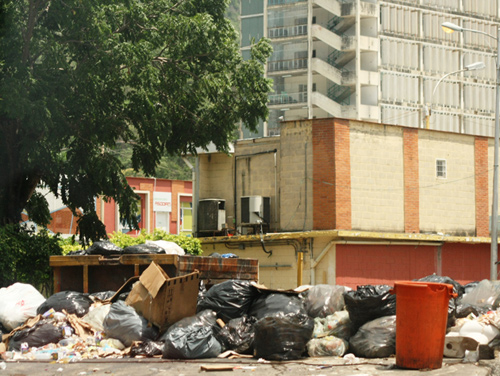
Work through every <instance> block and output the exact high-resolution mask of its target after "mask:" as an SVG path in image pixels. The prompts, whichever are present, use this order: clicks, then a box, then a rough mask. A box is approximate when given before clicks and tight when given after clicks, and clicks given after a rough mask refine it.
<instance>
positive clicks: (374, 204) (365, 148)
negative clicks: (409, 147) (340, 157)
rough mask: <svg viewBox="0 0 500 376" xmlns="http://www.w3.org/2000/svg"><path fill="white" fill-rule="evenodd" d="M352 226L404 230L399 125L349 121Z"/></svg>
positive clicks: (401, 134)
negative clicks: (390, 125) (391, 125)
mask: <svg viewBox="0 0 500 376" xmlns="http://www.w3.org/2000/svg"><path fill="white" fill-rule="evenodd" d="M350 130H351V132H350V140H351V143H350V145H351V187H352V191H351V198H352V199H351V202H352V228H353V229H359V230H373V231H397V232H404V185H403V183H404V179H403V140H402V136H403V133H402V128H399V127H388V126H383V125H378V124H367V123H360V122H355V121H351V122H350Z"/></svg>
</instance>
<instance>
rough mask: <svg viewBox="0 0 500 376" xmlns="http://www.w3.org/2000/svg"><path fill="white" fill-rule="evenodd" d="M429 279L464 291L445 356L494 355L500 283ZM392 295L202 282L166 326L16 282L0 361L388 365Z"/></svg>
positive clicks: (374, 290) (114, 300) (101, 296)
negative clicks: (247, 360)
mask: <svg viewBox="0 0 500 376" xmlns="http://www.w3.org/2000/svg"><path fill="white" fill-rule="evenodd" d="M420 281H427V282H441V283H450V284H452V285H453V286H454V290H455V292H456V293H457V294H458V298H457V299H452V300H450V304H449V309H448V329H447V334H446V340H445V349H444V355H445V356H448V357H456V358H464V359H466V360H474V361H475V360H477V359H479V358H480V357H484V356H485V355H484V353H485V351H484V346H486V347H487V348H488V349H491V353H492V352H493V350H494V349H495V348H496V347H497V346H500V309H499V306H500V285H498V284H496V283H491V282H490V281H489V280H483V281H478V282H473V283H470V284H468V285H465V286H462V285H460V284H459V283H457V282H456V281H453V280H452V279H451V278H448V277H440V276H435V275H433V276H428V277H424V278H422V279H420ZM391 289H392V287H391V286H388V285H375V286H372V285H365V286H358V287H357V289H356V290H352V289H350V288H348V287H345V286H338V285H324V284H320V285H315V286H301V287H300V288H297V289H295V290H287V291H282V290H270V289H267V288H266V287H264V286H261V285H258V284H256V283H254V282H250V281H246V280H228V281H225V282H221V283H219V284H216V285H214V286H212V287H210V288H209V289H206V287H205V285H204V284H203V282H201V283H200V286H199V292H198V296H197V301H196V302H195V303H196V312H195V313H194V314H193V315H191V316H187V317H184V318H182V319H180V320H178V321H176V322H175V323H172V324H171V325H169V326H168V327H167V328H163V329H161V328H160V326H158V325H154V324H152V323H151V321H149V320H147V319H146V318H145V317H144V315H143V313H144V312H140V311H138V310H136V309H135V308H134V307H132V306H131V305H129V304H127V303H126V298H127V294H128V292H125V291H120V292H119V294H117V293H115V292H114V291H104V292H99V293H94V294H84V293H80V292H75V291H63V292H58V293H55V294H53V295H52V296H50V297H48V298H47V299H46V298H45V297H44V296H42V295H41V294H40V293H39V292H38V291H37V290H36V289H35V288H34V287H33V286H31V285H28V284H22V283H15V284H13V285H11V286H9V287H6V288H2V289H0V302H2V303H1V305H0V323H1V327H0V328H1V330H2V334H3V336H2V339H3V341H2V343H1V344H0V354H1V356H2V357H3V359H4V360H5V361H16V360H50V361H56V362H60V363H65V362H73V361H78V360H82V359H93V358H107V357H108V358H109V357H112V358H117V357H163V358H169V359H200V358H212V357H221V356H222V357H225V356H228V354H229V355H230V356H231V357H238V356H242V357H245V356H246V357H256V358H263V359H266V360H294V359H300V358H303V357H307V356H310V357H320V356H334V357H344V358H345V359H346V361H347V360H349V362H351V361H352V359H356V358H385V357H390V356H393V355H394V354H395V350H396V349H395V347H396V346H395V342H396V296H395V295H394V294H392V293H391ZM178 304H182V302H178ZM481 346H482V349H483V350H481ZM490 355H491V354H490Z"/></svg>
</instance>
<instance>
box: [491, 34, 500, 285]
mask: <svg viewBox="0 0 500 376" xmlns="http://www.w3.org/2000/svg"><path fill="white" fill-rule="evenodd" d="M499 52H500V28H498V30H497V64H496V68H497V78H496V82H495V84H496V105H495V150H494V157H493V192H492V193H493V194H492V203H491V265H490V267H491V269H490V278H491V280H492V281H496V280H497V278H498V276H497V258H498V137H499V116H500V59H499V56H498V54H499Z"/></svg>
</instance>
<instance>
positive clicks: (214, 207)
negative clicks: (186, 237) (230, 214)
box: [198, 198, 226, 232]
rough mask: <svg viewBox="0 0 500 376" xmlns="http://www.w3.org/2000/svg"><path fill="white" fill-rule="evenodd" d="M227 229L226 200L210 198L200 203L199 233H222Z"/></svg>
mask: <svg viewBox="0 0 500 376" xmlns="http://www.w3.org/2000/svg"><path fill="white" fill-rule="evenodd" d="M225 227H226V200H222V199H218V198H210V199H204V200H200V201H199V203H198V232H213V231H222V230H223V229H224V228H225Z"/></svg>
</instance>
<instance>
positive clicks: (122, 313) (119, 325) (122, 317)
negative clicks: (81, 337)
mask: <svg viewBox="0 0 500 376" xmlns="http://www.w3.org/2000/svg"><path fill="white" fill-rule="evenodd" d="M103 326H104V332H105V333H106V335H107V336H108V337H110V338H116V339H119V340H120V341H121V342H122V343H123V344H124V345H125V346H127V347H128V346H130V345H131V344H132V342H133V341H148V340H149V341H154V340H156V338H157V337H158V328H156V327H155V326H152V325H150V324H149V323H148V320H146V319H145V318H144V317H142V316H140V315H139V314H138V313H137V312H136V311H135V309H134V308H133V307H130V306H129V305H127V304H125V302H124V301H123V300H118V301H117V302H115V303H113V304H111V308H110V310H109V313H108V315H107V316H106V318H105V319H104V322H103Z"/></svg>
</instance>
